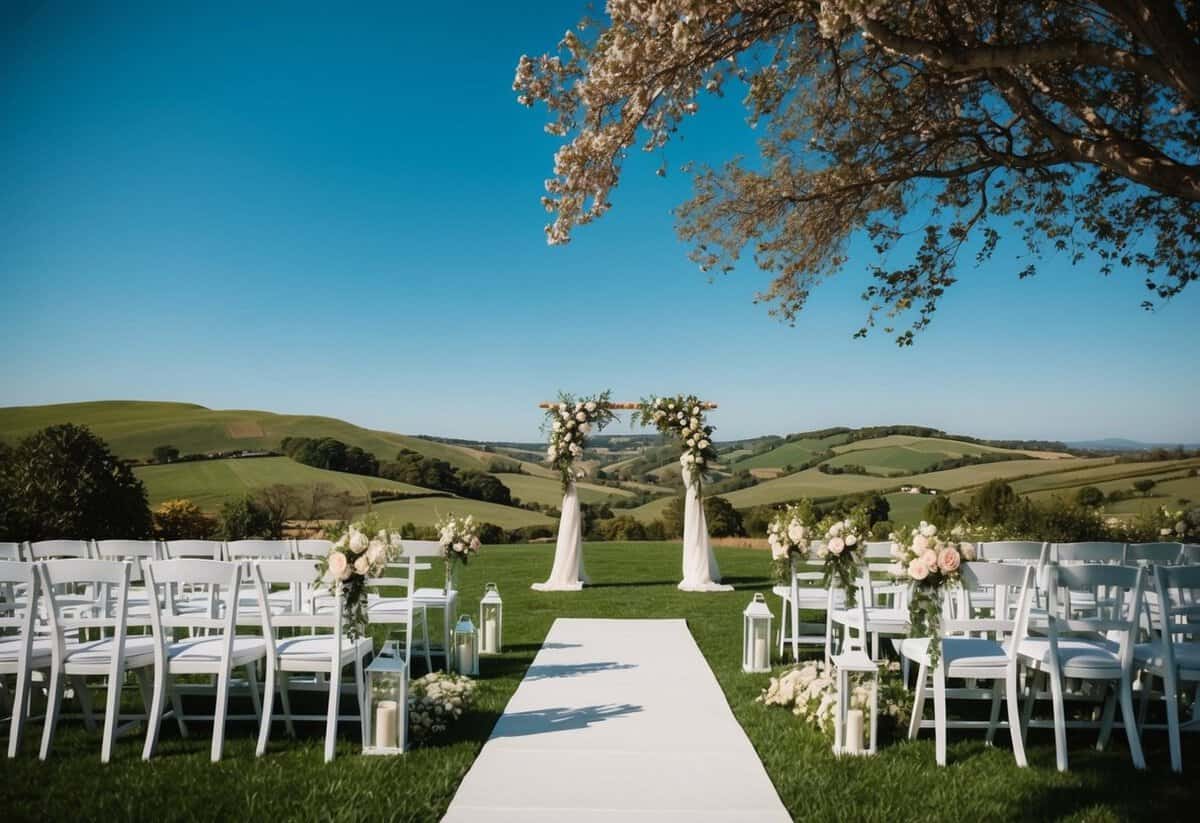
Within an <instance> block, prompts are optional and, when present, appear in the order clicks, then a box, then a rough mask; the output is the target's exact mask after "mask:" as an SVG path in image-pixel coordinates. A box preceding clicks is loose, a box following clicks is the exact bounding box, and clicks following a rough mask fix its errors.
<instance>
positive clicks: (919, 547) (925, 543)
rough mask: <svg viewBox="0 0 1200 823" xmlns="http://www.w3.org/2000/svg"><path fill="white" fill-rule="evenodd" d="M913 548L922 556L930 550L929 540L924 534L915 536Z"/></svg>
mask: <svg viewBox="0 0 1200 823" xmlns="http://www.w3.org/2000/svg"><path fill="white" fill-rule="evenodd" d="M912 547H913V551H914V552H916V553H917V554H920V553H921V552H923V551H925V550H926V549H928V548H929V538H928V537H926V536H925V535H923V534H916V535H913V539H912Z"/></svg>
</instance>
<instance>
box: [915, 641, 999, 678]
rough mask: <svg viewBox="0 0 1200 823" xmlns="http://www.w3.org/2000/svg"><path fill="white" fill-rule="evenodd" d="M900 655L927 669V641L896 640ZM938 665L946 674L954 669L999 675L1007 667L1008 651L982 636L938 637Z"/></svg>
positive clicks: (951, 673) (949, 673)
mask: <svg viewBox="0 0 1200 823" xmlns="http://www.w3.org/2000/svg"><path fill="white" fill-rule="evenodd" d="M900 654H902V655H904V656H905V657H907V658H908V659H909V660H916V661H917V662H918V663H923V664H924V665H926V666H928V665H929V664H930V661H929V638H928V637H908V638H905V639H904V640H901V641H900ZM942 665H943V667H944V668H945V671H946V674H948V675H951V676H953V675H954V669H955V668H958V669H971V670H976V669H996V670H997V671H998V672H1000V673H1003V671H1004V668H1005V667H1006V666H1007V665H1008V652H1007V651H1006V650H1005V648H1004V647H1003V646H1001V645H1000V644H999V643H997V642H996V641H995V640H991V639H989V638H986V637H944V638H942Z"/></svg>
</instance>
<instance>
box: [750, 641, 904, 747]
mask: <svg viewBox="0 0 1200 823" xmlns="http://www.w3.org/2000/svg"><path fill="white" fill-rule="evenodd" d="M850 685H851V689H850V708H851V709H863V710H864V711H867V712H868V713H869V712H870V705H871V689H870V686H868V685H867V684H866V683H864V682H863V680H862V676H861V675H852V677H851V683H850ZM757 702H759V703H762V704H764V705H767V706H783V707H784V708H790V709H791V710H792V714H794V715H796V716H797V717H800V718H803V719H804V720H806V721H808V722H809V723H811V724H813V725H814V726H816V727H817V728H818V729H820V730H821V731H822V732H824V733H825V734H827V735H832V734H833V722H834V721H833V719H834V715H835V714H836V713H837V705H838V693H837V676H836V673H835V671H834V669H833V666H831V665H829V664H826V663H825V662H824V661H821V660H809V661H807V662H805V663H802V664H800V665H799V666H797V667H796V668H794V669H790V670H788V671H786V672H784V673H783V674H781V675H780V676H779V677H772V678H771V682H770V685H768V686H767V688H766V689H765V690H763V692H762V694H761V695H759V696H758V698H757ZM911 706H912V695H911V694H910V693H909V692H908V691H907V689H905V687H904V681H903V679H902V678H901V676H900V664H899V663H898V662H897V661H894V660H893V661H889V662H888V663H887V665H886V666H885V667H882V668H881V669H880V672H879V710H880V715H881V716H883V717H889V718H891V719H892V720H893V721H895V726H896V727H897V728H898V727H899V726H900V723H901V722H902V721H903V720H904V718H905V717H907V716H908V713H909V711H910V707H911Z"/></svg>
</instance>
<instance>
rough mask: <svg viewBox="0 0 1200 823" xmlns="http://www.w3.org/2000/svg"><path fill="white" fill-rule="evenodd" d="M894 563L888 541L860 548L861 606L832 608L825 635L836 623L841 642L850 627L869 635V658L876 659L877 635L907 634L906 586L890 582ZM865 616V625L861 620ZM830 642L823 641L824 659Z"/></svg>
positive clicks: (877, 657)
mask: <svg viewBox="0 0 1200 823" xmlns="http://www.w3.org/2000/svg"><path fill="white" fill-rule="evenodd" d="M872 561H874V562H872ZM894 562H895V558H893V557H892V544H891V542H890V541H872V542H868V543H867V544H866V545H865V546H864V547H863V566H862V571H861V573H860V574H859V577H858V597H859V598H860V599H861V601H862V604H863V608H861V609H859V608H853V609H850V608H841V609H838V608H834V609H831V610H830V612H829V629H828V631H827V632H826V636H827V637H829V638H832V635H833V631H834V626H835V625H836V626H839V627H840V628H841V632H842V636H843V641H844V638H845V637H847V635H848V632H849V631H850V630H851V629H855V630H858V631H863V632H865V634H866V637H867V638H869V640H868V644H867V648H868V649H869V653H870V655H871V659H872V660H879V638H880V637H891V638H900V637H906V636H907V635H908V630H909V620H908V601H907V591H908V586H907V584H897V583H895V582H893V576H892V574H891V566H892V564H893V563H894ZM864 618H865V620H866V625H863V622H862V621H863V620H864ZM831 645H832V641H831V640H830V642H827V643H826V652H825V654H826V657H825V659H826V661H827V662H828V660H829V654H830V653H831V651H832V649H831Z"/></svg>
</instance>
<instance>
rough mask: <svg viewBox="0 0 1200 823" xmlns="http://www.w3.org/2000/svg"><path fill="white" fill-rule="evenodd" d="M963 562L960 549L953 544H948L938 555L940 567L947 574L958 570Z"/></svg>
mask: <svg viewBox="0 0 1200 823" xmlns="http://www.w3.org/2000/svg"><path fill="white" fill-rule="evenodd" d="M961 562H962V558H961V557H959V554H958V550H957V549H955V548H954V547H953V546H947V547H946V548H944V549H942V553H941V554H939V555H938V568H939V569H941V570H942V572H944V573H945V574H949V573H951V572H955V571H958V566H959V564H960V563H961Z"/></svg>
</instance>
